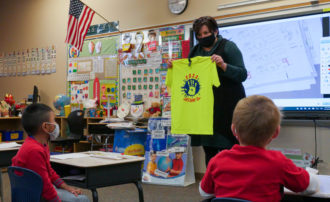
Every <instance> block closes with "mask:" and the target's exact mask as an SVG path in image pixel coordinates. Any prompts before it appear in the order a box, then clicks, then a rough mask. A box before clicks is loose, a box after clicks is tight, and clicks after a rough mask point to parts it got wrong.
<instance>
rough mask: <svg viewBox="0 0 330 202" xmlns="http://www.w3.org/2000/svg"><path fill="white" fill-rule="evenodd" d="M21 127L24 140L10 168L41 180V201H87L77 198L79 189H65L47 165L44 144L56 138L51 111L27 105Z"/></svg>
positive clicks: (45, 106) (69, 187)
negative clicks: (12, 167)
mask: <svg viewBox="0 0 330 202" xmlns="http://www.w3.org/2000/svg"><path fill="white" fill-rule="evenodd" d="M22 125H23V128H24V130H25V131H26V133H27V134H28V137H27V138H26V140H25V141H24V143H23V145H22V147H21V148H20V149H19V151H18V152H17V154H16V156H14V158H13V159H12V165H13V166H18V167H22V168H27V169H30V170H33V171H34V172H36V173H38V174H39V175H40V176H41V178H42V181H43V188H42V197H43V199H45V200H46V201H54V202H55V201H56V202H58V201H77V202H78V201H81V202H85V201H86V202H87V201H89V199H88V198H87V197H86V196H85V195H81V190H80V189H77V188H74V187H71V186H68V185H67V184H66V183H65V182H64V181H63V180H62V179H61V178H60V177H59V176H58V175H57V174H56V172H55V171H54V170H53V169H52V167H51V165H50V154H49V148H48V140H49V139H56V137H58V135H59V126H58V124H57V123H56V122H55V114H54V112H53V110H52V109H51V108H50V107H48V106H47V105H44V104H32V105H29V106H28V107H27V108H26V109H25V110H24V113H23V116H22Z"/></svg>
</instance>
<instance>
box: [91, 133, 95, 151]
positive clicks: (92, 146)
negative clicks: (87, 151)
mask: <svg viewBox="0 0 330 202" xmlns="http://www.w3.org/2000/svg"><path fill="white" fill-rule="evenodd" d="M91 135H92V142H91V151H93V148H94V145H93V144H94V135H93V134H91Z"/></svg>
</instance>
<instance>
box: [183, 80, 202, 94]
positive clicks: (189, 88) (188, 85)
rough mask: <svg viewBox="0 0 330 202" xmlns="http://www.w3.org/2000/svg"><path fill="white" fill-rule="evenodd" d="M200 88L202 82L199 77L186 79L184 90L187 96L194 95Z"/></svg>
mask: <svg viewBox="0 0 330 202" xmlns="http://www.w3.org/2000/svg"><path fill="white" fill-rule="evenodd" d="M199 90H200V84H199V82H198V80H197V79H188V80H185V81H184V85H183V87H182V91H183V92H184V94H185V96H187V97H194V96H195V95H197V94H198V92H199Z"/></svg>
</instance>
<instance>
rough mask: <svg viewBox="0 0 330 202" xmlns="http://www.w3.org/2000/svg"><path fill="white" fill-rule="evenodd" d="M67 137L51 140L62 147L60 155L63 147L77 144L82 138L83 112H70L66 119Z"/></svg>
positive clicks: (63, 149)
mask: <svg viewBox="0 0 330 202" xmlns="http://www.w3.org/2000/svg"><path fill="white" fill-rule="evenodd" d="M67 121H68V127H69V135H68V136H67V137H59V138H57V139H56V140H52V141H51V142H52V143H55V144H57V145H61V146H62V153H64V151H65V147H66V146H69V145H72V144H73V143H78V142H79V141H80V140H81V139H82V137H83V136H84V127H85V120H84V111H82V110H75V111H72V112H71V113H70V114H69V116H68V118H67Z"/></svg>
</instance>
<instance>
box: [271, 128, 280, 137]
mask: <svg viewBox="0 0 330 202" xmlns="http://www.w3.org/2000/svg"><path fill="white" fill-rule="evenodd" d="M280 130H281V126H277V128H276V130H275V133H274V134H273V136H272V139H275V138H277V137H278V135H279V134H280Z"/></svg>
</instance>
